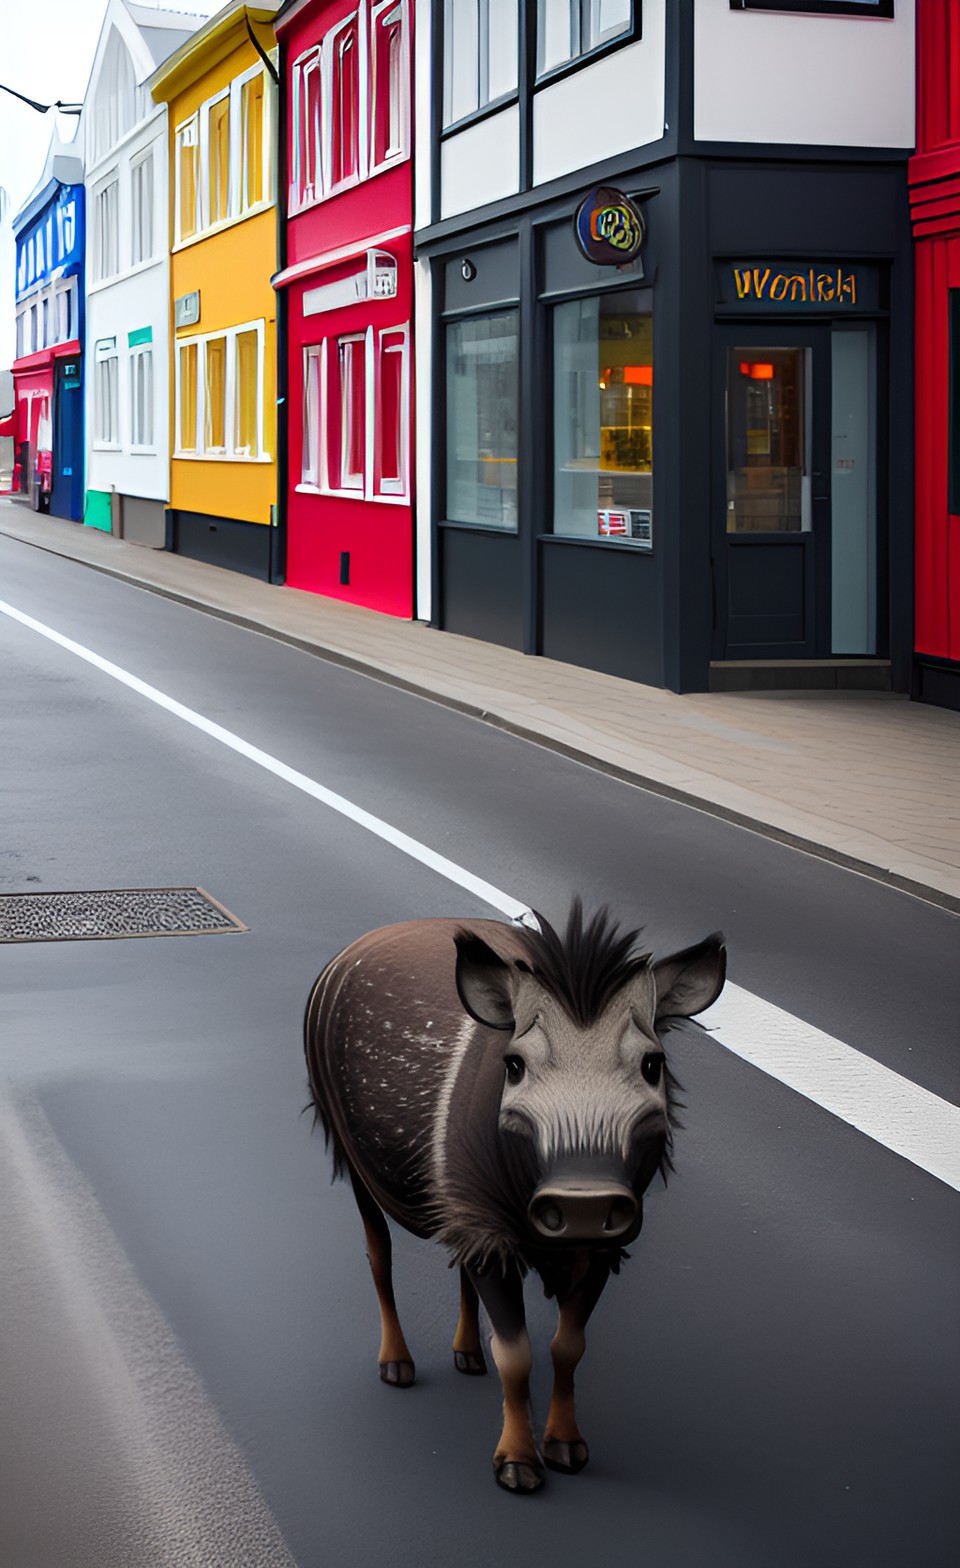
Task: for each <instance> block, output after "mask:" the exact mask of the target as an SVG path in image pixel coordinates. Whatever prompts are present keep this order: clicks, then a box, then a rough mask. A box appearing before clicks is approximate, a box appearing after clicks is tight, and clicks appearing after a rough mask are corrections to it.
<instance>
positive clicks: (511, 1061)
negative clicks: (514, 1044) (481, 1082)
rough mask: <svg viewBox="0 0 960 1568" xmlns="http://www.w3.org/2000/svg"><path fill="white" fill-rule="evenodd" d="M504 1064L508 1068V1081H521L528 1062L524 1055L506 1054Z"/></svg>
mask: <svg viewBox="0 0 960 1568" xmlns="http://www.w3.org/2000/svg"><path fill="white" fill-rule="evenodd" d="M503 1064H504V1066H505V1067H506V1069H507V1083H519V1082H520V1079H521V1078H522V1077H523V1075H524V1073H525V1072H526V1070H527V1064H526V1062H525V1061H524V1059H523V1057H522V1056H505V1057H504V1058H503Z"/></svg>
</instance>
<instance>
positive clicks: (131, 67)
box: [83, 0, 204, 549]
mask: <svg viewBox="0 0 960 1568" xmlns="http://www.w3.org/2000/svg"><path fill="white" fill-rule="evenodd" d="M203 20H204V18H203V17H202V16H188V15H185V14H183V13H182V12H179V11H176V12H175V11H162V10H154V9H152V8H151V7H148V6H141V5H135V4H133V3H132V0H108V4H107V9H106V15H105V17H104V21H103V27H102V29H101V33H100V39H99V42H98V44H97V51H96V55H95V57H94V63H93V70H92V73H91V78H90V85H89V87H88V89H87V97H86V101H85V106H84V114H83V134H84V144H85V150H86V178H85V186H86V203H87V213H88V223H87V258H86V260H87V271H86V275H87V318H86V343H87V349H88V375H87V382H86V446H87V490H86V498H85V505H84V519H83V520H84V522H85V523H86V524H87V525H88V526H90V527H94V528H101V529H103V530H105V531H107V532H113V533H115V534H118V535H121V536H122V537H124V538H126V539H130V540H133V541H134V542H136V543H139V544H144V545H148V546H152V547H153V548H157V549H162V548H163V545H164V541H165V534H166V505H167V501H168V499H169V493H170V428H169V412H168V411H169V406H170V396H169V382H170V321H169V315H170V245H169V233H168V228H169V193H168V164H169V160H168V156H167V108H166V105H165V104H155V103H154V101H153V99H152V97H151V94H150V92H149V89H148V88H147V86H146V85H145V84H146V82H147V79H148V77H150V76H151V75H152V74H153V72H154V71H155V70H156V68H157V66H158V64H160V63H161V62H162V61H163V60H165V59H166V58H167V56H168V55H170V54H172V53H173V51H174V50H175V49H177V48H179V46H180V45H181V44H182V43H183V42H184V41H185V40H186V39H187V38H188V37H189V36H190V34H191V33H192V32H194V31H195V29H196V28H197V27H198V26H199V25H200V24H201V22H202V21H203Z"/></svg>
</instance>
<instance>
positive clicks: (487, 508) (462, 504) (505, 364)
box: [446, 310, 519, 529]
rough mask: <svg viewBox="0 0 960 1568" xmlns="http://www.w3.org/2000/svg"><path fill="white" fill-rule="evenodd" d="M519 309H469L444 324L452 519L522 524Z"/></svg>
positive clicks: (449, 512)
mask: <svg viewBox="0 0 960 1568" xmlns="http://www.w3.org/2000/svg"><path fill="white" fill-rule="evenodd" d="M518 342H519V333H518V315H517V312H516V311H515V310H509V311H502V312H498V313H497V314H495V315H490V316H469V317H467V318H465V319H464V320H462V321H454V322H451V323H450V324H449V325H448V326H447V338H446V368H447V384H446V402H447V410H446V412H447V506H446V515H447V517H448V518H449V519H451V520H452V521H456V522H461V523H483V524H486V525H487V526H488V527H491V528H507V529H514V528H516V526H517V427H518V385H519V378H518Z"/></svg>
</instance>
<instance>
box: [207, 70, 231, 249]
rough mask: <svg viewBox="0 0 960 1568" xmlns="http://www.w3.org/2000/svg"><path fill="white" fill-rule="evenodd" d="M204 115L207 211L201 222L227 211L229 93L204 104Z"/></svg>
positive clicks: (214, 220)
mask: <svg viewBox="0 0 960 1568" xmlns="http://www.w3.org/2000/svg"><path fill="white" fill-rule="evenodd" d="M204 115H205V118H206V141H207V150H206V179H205V180H204V192H205V195H206V211H205V213H204V225H205V226H207V225H210V224H214V223H222V222H223V220H224V218H226V217H229V214H230V92H229V89H228V90H227V92H225V93H224V94H223V95H222V96H221V97H219V98H215V99H213V101H212V102H211V103H209V104H205V105H204Z"/></svg>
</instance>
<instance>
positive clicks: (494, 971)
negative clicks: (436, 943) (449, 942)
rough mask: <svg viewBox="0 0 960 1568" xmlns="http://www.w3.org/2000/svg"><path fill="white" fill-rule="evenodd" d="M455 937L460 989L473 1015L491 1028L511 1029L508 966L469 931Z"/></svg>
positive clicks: (511, 998) (512, 1017)
mask: <svg viewBox="0 0 960 1568" xmlns="http://www.w3.org/2000/svg"><path fill="white" fill-rule="evenodd" d="M453 940H454V941H455V942H456V944H457V990H458V992H459V993H460V1000H461V1002H462V1003H463V1005H464V1007H465V1008H466V1010H467V1012H468V1013H469V1014H470V1017H471V1018H475V1019H476V1020H477V1023H478V1024H486V1025H487V1027H488V1028H490V1029H512V1028H513V1026H514V1016H513V987H512V985H511V980H510V968H509V966H508V965H507V964H505V963H504V961H503V959H502V958H498V957H497V954H496V953H495V952H494V951H493V948H492V947H488V946H487V944H486V942H484V941H482V940H481V939H480V937H478V936H471V934H470V932H469V931H458V932H457V935H456V936H455V937H454V939H453Z"/></svg>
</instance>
